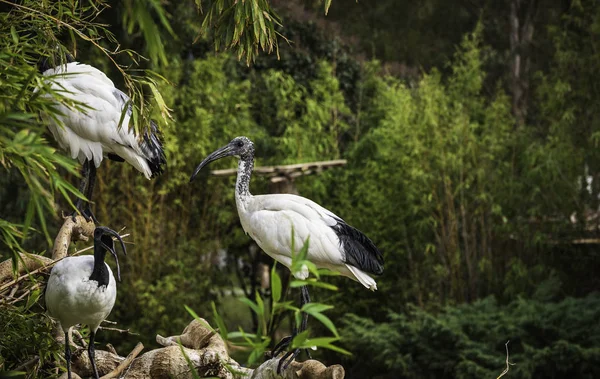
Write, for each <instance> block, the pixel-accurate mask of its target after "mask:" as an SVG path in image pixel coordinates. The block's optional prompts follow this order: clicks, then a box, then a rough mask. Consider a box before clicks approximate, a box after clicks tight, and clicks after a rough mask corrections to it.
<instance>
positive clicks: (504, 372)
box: [496, 340, 515, 379]
mask: <svg viewBox="0 0 600 379" xmlns="http://www.w3.org/2000/svg"><path fill="white" fill-rule="evenodd" d="M509 343H510V340H508V341H506V343H505V344H504V346H505V347H506V368H505V369H504V371H502V373H501V374H500V376H498V377H497V378H496V379H500V378H501V377H503V376H504V375H506V374H507V373H508V370H510V366H511V365H514V364H515V363H511V362H509V361H508V344H509Z"/></svg>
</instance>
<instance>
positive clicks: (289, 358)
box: [277, 349, 300, 375]
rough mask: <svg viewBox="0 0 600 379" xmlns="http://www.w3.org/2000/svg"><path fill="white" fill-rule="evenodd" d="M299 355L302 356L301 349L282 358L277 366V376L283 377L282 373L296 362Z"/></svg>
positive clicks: (289, 352)
mask: <svg viewBox="0 0 600 379" xmlns="http://www.w3.org/2000/svg"><path fill="white" fill-rule="evenodd" d="M298 354H300V349H296V350H292V351H288V352H287V353H286V354H285V355H284V356H283V357H281V359H280V360H279V364H278V365H277V374H279V375H281V371H282V370H285V369H286V368H288V366H289V365H290V363H292V362H293V361H294V359H295V358H296V357H297V356H298Z"/></svg>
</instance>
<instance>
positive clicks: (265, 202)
mask: <svg viewBox="0 0 600 379" xmlns="http://www.w3.org/2000/svg"><path fill="white" fill-rule="evenodd" d="M236 204H237V208H238V213H239V216H240V221H241V224H242V227H243V228H244V231H245V232H246V233H248V235H249V236H250V237H252V239H254V240H255V241H256V243H257V244H258V246H260V248H261V249H263V250H264V252H265V253H267V254H269V255H270V256H271V257H272V258H273V259H275V260H276V261H278V262H280V263H282V264H284V265H285V266H287V267H288V268H289V267H290V266H291V264H292V258H291V256H292V252H291V246H292V228H293V230H294V240H295V245H296V246H295V248H296V249H299V248H300V247H302V246H303V245H304V243H305V242H306V240H307V239H309V238H310V241H309V244H308V252H307V257H306V259H307V260H309V261H310V262H312V263H314V264H315V265H316V266H317V267H320V268H327V269H330V270H332V271H336V272H339V273H340V274H342V275H344V276H347V277H349V278H351V279H354V280H356V281H358V282H360V283H361V284H362V285H364V286H365V287H366V288H368V289H370V290H376V289H377V284H376V282H375V280H373V278H371V277H370V276H369V275H368V274H367V273H365V272H364V271H362V270H361V269H359V268H357V267H354V266H352V265H350V264H348V263H347V260H346V258H345V256H346V253H345V252H344V249H343V246H342V243H341V241H340V239H339V238H338V236H337V234H336V233H335V231H334V229H333V228H332V227H333V226H335V225H336V224H337V223H338V222H340V221H342V220H341V218H340V217H338V216H336V215H335V214H334V213H332V212H331V211H329V210H327V209H325V208H323V207H322V206H320V205H319V204H317V203H315V202H314V201H312V200H309V199H307V198H305V197H301V196H296V195H290V194H271V195H257V196H252V195H250V196H245V197H242V196H239V195H236ZM294 275H295V276H296V277H297V278H298V279H306V277H308V271H307V270H306V269H304V270H303V271H301V272H295V273H294Z"/></svg>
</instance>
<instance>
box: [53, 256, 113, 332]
mask: <svg viewBox="0 0 600 379" xmlns="http://www.w3.org/2000/svg"><path fill="white" fill-rule="evenodd" d="M103 264H105V265H106V267H107V268H108V273H109V280H108V285H105V286H98V282H97V281H95V280H91V279H90V276H91V275H92V271H93V269H94V256H92V255H85V256H79V257H68V258H65V259H63V260H62V261H60V262H58V263H57V264H56V266H54V268H52V272H51V274H50V278H49V279H48V285H47V287H46V295H45V299H46V308H47V309H48V313H49V314H50V316H52V317H53V318H55V319H57V320H58V321H59V322H60V324H61V327H62V328H63V330H64V331H65V332H66V331H67V330H68V329H69V328H70V327H72V326H73V325H76V324H86V325H88V326H89V327H90V329H91V330H92V331H95V330H96V329H98V326H99V325H100V323H101V322H102V321H103V320H104V319H106V317H107V316H108V315H109V313H110V311H111V310H112V308H113V306H114V304H115V299H116V298H117V285H116V282H115V278H114V276H113V273H112V271H111V269H110V267H108V265H107V264H106V263H104V262H103Z"/></svg>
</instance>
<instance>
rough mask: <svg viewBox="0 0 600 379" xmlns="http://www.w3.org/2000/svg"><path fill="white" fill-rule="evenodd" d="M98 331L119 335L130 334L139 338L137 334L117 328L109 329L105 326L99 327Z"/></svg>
mask: <svg viewBox="0 0 600 379" xmlns="http://www.w3.org/2000/svg"><path fill="white" fill-rule="evenodd" d="M98 329H102V330H110V331H113V332H119V333H127V334H131V335H132V336H139V335H140V334H139V333H135V332H132V331H130V330H129V329H119V328H110V327H107V326H99V327H98Z"/></svg>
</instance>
